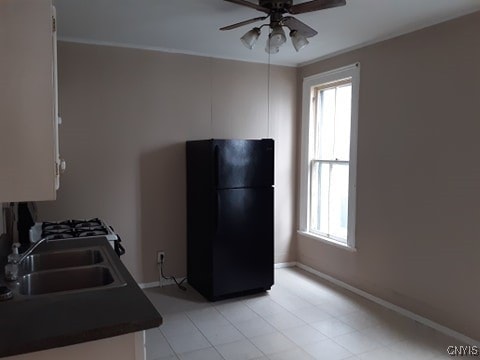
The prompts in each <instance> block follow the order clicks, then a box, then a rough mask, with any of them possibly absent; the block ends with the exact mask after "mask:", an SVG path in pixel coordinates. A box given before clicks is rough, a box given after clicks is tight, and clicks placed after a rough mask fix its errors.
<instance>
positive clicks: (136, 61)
mask: <svg viewBox="0 0 480 360" xmlns="http://www.w3.org/2000/svg"><path fill="white" fill-rule="evenodd" d="M58 61H59V64H58V67H59V91H60V95H59V96H60V99H59V102H60V113H61V115H62V117H63V122H64V123H63V124H62V125H61V127H60V151H61V154H62V157H64V158H65V159H66V160H67V171H66V173H65V174H64V176H62V178H61V187H60V190H59V192H58V196H57V201H55V202H48V203H42V204H40V206H39V213H40V217H41V218H42V219H44V220H56V219H57V220H61V219H67V218H89V217H100V218H103V219H105V220H106V221H107V222H108V223H110V224H111V225H112V226H113V227H114V228H115V230H116V231H117V232H118V234H120V235H121V237H122V239H123V241H124V244H125V246H126V248H127V254H126V256H125V257H124V258H123V259H124V263H125V264H126V265H127V267H128V268H129V270H130V271H131V272H132V274H133V275H134V276H135V278H136V279H137V281H139V282H153V281H158V273H157V268H156V252H157V251H158V250H164V251H165V252H166V273H168V274H170V275H175V276H184V275H185V274H186V206H185V203H186V199H185V193H186V190H185V186H186V185H185V150H184V149H185V145H184V143H185V141H186V140H189V139H202V138H262V137H273V138H274V139H275V140H276V154H275V158H276V163H275V167H276V168H275V182H276V187H275V188H276V194H275V223H276V225H275V260H276V262H284V261H291V260H293V259H294V258H295V253H294V251H295V247H294V245H293V244H292V240H293V238H294V235H293V234H294V212H295V209H294V208H295V200H294V197H295V172H294V167H295V165H294V163H295V157H296V150H295V147H296V138H295V126H296V125H295V110H296V96H297V92H296V87H297V84H296V81H297V77H296V75H297V72H296V69H295V68H287V67H278V66H272V67H271V89H270V117H269V118H267V114H268V107H267V103H268V102H267V84H268V82H267V74H268V67H267V65H260V64H251V63H245V62H237V61H227V60H216V59H211V58H206V57H197V56H187V55H178V54H168V53H161V52H153V51H143V50H134V49H125V48H115V47H106V46H93V45H81V44H73V43H60V44H59V49H58Z"/></svg>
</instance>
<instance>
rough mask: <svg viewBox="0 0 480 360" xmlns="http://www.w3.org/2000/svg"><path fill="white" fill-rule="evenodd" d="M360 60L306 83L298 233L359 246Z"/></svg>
mask: <svg viewBox="0 0 480 360" xmlns="http://www.w3.org/2000/svg"><path fill="white" fill-rule="evenodd" d="M359 73H360V64H358V63H357V64H354V65H351V66H348V67H345V68H341V69H338V70H334V71H330V72H327V73H323V74H319V75H315V76H312V77H308V78H305V79H304V83H303V129H302V166H301V171H302V173H301V198H300V231H301V233H303V234H305V235H307V236H312V237H314V238H316V239H320V240H326V241H329V242H331V243H333V244H336V245H340V246H348V247H350V248H354V247H355V197H356V194H355V189H356V152H357V112H358V110H357V109H358V89H359Z"/></svg>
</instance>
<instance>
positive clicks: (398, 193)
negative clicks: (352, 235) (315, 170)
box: [298, 13, 480, 339]
mask: <svg viewBox="0 0 480 360" xmlns="http://www.w3.org/2000/svg"><path fill="white" fill-rule="evenodd" d="M479 34H480V13H475V14H473V15H469V16H466V17H464V18H460V19H457V20H453V21H450V22H447V23H444V24H440V25H438V26H434V27H431V28H427V29H424V30H422V31H418V32H415V33H412V34H408V35H405V36H402V37H399V38H396V39H393V40H388V41H385V42H382V43H379V44H376V45H373V46H369V47H366V48H363V49H360V50H357V51H352V52H349V53H346V54H343V55H340V56H336V57H334V58H331V59H328V60H325V61H321V62H318V63H315V64H312V65H308V66H305V67H303V68H301V69H300V72H299V89H300V86H301V83H302V79H303V77H305V76H309V75H313V74H317V73H320V72H323V71H326V70H330V69H334V68H337V67H340V66H345V65H348V64H352V63H353V62H356V61H360V62H361V75H360V108H359V131H358V136H359V138H358V170H357V171H358V172H357V186H358V188H357V233H356V239H357V249H358V251H357V252H356V253H351V252H348V251H345V250H342V249H338V248H335V247H332V246H330V245H325V244H322V243H320V242H317V241H315V240H311V239H308V238H305V237H303V236H300V235H298V260H299V261H300V262H302V263H304V264H306V265H309V266H311V267H313V268H315V269H317V270H320V271H322V272H324V273H326V274H329V275H331V276H334V277H335V278H338V279H340V280H343V281H345V282H347V283H349V284H351V285H353V286H356V287H358V288H360V289H363V290H365V291H367V292H369V293H372V294H374V295H376V296H379V297H381V298H383V299H385V300H387V301H390V302H392V303H394V304H397V305H400V306H402V307H404V308H406V309H409V310H411V311H413V312H415V313H418V314H420V315H423V316H425V317H427V318H430V319H432V320H434V321H436V322H439V323H441V324H443V325H446V326H448V327H451V328H453V329H455V330H457V331H459V332H462V333H464V334H466V335H468V336H470V337H472V338H475V339H480V316H479V315H478V311H477V310H478V308H479V304H480V286H479V276H480V160H479V155H480V141H479V135H480V107H479V101H480V70H479V64H480V37H479ZM300 91H301V90H299V92H300Z"/></svg>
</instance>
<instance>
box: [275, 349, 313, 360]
mask: <svg viewBox="0 0 480 360" xmlns="http://www.w3.org/2000/svg"><path fill="white" fill-rule="evenodd" d="M269 359H270V360H313V359H314V358H313V357H312V356H310V355H309V354H307V353H306V352H305V351H303V350H302V349H300V348H296V349H293V350H288V351H284V352H281V353H278V354H273V355H270V356H269Z"/></svg>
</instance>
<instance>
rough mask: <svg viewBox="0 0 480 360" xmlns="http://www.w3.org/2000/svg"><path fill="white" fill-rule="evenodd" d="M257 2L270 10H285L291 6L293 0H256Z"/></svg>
mask: <svg viewBox="0 0 480 360" xmlns="http://www.w3.org/2000/svg"><path fill="white" fill-rule="evenodd" d="M258 4H259V5H260V6H262V7H264V8H267V9H270V10H277V11H278V10H280V11H282V12H286V10H287V9H288V8H289V7H290V6H292V4H293V0H258Z"/></svg>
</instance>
